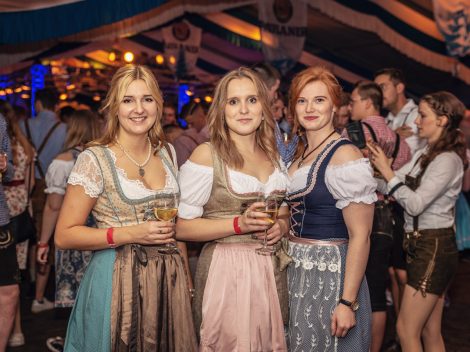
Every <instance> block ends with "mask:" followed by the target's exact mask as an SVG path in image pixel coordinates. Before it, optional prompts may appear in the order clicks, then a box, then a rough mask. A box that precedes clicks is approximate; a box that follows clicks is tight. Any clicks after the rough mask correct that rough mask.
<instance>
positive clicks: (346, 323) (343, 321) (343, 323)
mask: <svg viewBox="0 0 470 352" xmlns="http://www.w3.org/2000/svg"><path fill="white" fill-rule="evenodd" d="M354 326H356V314H355V313H354V312H353V311H352V310H351V308H349V307H347V306H345V305H344V304H338V305H337V306H336V308H335V310H334V311H333V315H332V316H331V336H336V337H345V336H346V335H347V333H348V331H349V330H351V329H352V328H353V327H354Z"/></svg>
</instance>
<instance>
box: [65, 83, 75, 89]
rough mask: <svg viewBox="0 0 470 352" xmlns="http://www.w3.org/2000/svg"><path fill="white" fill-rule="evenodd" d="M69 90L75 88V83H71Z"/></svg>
mask: <svg viewBox="0 0 470 352" xmlns="http://www.w3.org/2000/svg"><path fill="white" fill-rule="evenodd" d="M65 88H67V90H72V89H75V84H69V85H68V86H67V87H65Z"/></svg>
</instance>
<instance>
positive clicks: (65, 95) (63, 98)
mask: <svg viewBox="0 0 470 352" xmlns="http://www.w3.org/2000/svg"><path fill="white" fill-rule="evenodd" d="M59 99H60V100H67V94H65V93H62V94H61V95H59Z"/></svg>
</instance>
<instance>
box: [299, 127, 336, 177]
mask: <svg viewBox="0 0 470 352" xmlns="http://www.w3.org/2000/svg"><path fill="white" fill-rule="evenodd" d="M335 132H336V131H335V130H333V132H331V133H330V134H329V135H328V136H327V137H326V138H325V139H324V140H322V141H321V142H320V144H319V145H317V146H316V147H315V148H313V149H312V150H311V151H309V152H308V153H307V155H305V152H306V151H307V149H308V144H307V145H306V146H305V149H304V152H303V153H302V156H301V157H300V161H299V163H298V164H297V168H298V169H299V168H300V167H301V166H302V165H303V164H304V160H305V159H307V158H308V157H309V156H310V155H311V154H312V153H313V152H314V151H315V150H317V149H318V148H320V147H321V146H322V144H323V143H325V142H326V140H327V139H328V138H330V137H331V136H332V135H333V134H334V133H335Z"/></svg>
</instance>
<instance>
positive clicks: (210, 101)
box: [204, 95, 212, 103]
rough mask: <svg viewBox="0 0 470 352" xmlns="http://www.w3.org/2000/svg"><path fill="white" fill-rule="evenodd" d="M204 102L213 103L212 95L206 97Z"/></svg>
mask: <svg viewBox="0 0 470 352" xmlns="http://www.w3.org/2000/svg"><path fill="white" fill-rule="evenodd" d="M204 100H205V101H206V103H212V97H211V96H210V95H206V96H205V97H204Z"/></svg>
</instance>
